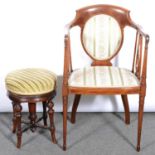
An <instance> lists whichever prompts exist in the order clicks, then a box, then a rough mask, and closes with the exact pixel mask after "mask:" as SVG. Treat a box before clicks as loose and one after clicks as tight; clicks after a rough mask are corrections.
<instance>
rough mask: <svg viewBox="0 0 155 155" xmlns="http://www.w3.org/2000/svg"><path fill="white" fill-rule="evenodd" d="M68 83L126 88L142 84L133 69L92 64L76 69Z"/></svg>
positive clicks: (78, 85)
mask: <svg viewBox="0 0 155 155" xmlns="http://www.w3.org/2000/svg"><path fill="white" fill-rule="evenodd" d="M68 83H69V86H70V87H87V88H111V87H112V88H117V87H118V88H122V87H123V88H124V87H137V86H139V85H140V82H139V80H138V79H137V77H136V76H135V75H134V74H133V73H132V72H131V71H129V70H127V69H123V68H118V67H113V66H110V67H108V66H96V67H92V66H91V67H86V68H83V69H78V70H75V71H74V72H72V74H71V76H70V78H69V82H68Z"/></svg>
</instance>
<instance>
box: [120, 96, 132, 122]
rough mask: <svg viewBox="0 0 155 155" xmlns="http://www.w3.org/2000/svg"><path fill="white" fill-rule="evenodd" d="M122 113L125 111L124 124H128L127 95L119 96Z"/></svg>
mask: <svg viewBox="0 0 155 155" xmlns="http://www.w3.org/2000/svg"><path fill="white" fill-rule="evenodd" d="M121 97H122V101H123V106H124V111H125V123H126V124H130V110H129V102H128V96H127V95H121Z"/></svg>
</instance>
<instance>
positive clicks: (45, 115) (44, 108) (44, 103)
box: [42, 102, 47, 126]
mask: <svg viewBox="0 0 155 155" xmlns="http://www.w3.org/2000/svg"><path fill="white" fill-rule="evenodd" d="M42 104H43V121H44V125H45V126H47V111H46V102H43V103H42Z"/></svg>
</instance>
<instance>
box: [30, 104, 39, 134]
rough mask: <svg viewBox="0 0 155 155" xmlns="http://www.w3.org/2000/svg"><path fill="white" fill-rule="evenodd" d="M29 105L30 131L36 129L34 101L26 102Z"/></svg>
mask: <svg viewBox="0 0 155 155" xmlns="http://www.w3.org/2000/svg"><path fill="white" fill-rule="evenodd" d="M28 106H29V119H30V124H31V127H30V129H31V131H32V132H35V130H36V125H35V122H36V119H37V115H36V103H28Z"/></svg>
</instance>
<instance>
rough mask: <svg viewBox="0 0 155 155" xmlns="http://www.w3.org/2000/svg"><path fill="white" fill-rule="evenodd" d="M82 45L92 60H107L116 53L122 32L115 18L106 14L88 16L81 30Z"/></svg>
mask: <svg viewBox="0 0 155 155" xmlns="http://www.w3.org/2000/svg"><path fill="white" fill-rule="evenodd" d="M81 39H82V45H83V48H84V49H85V51H86V53H87V54H88V55H89V56H90V57H91V58H93V59H94V60H108V59H111V58H112V57H113V56H115V55H116V54H117V52H118V51H119V49H120V47H121V45H122V41H123V34H122V30H121V27H120V25H119V23H118V22H117V20H116V19H115V18H114V17H112V16H109V15H106V14H98V15H95V16H92V17H90V18H89V19H88V20H87V21H86V23H85V25H84V27H83V30H82V35H81Z"/></svg>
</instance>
